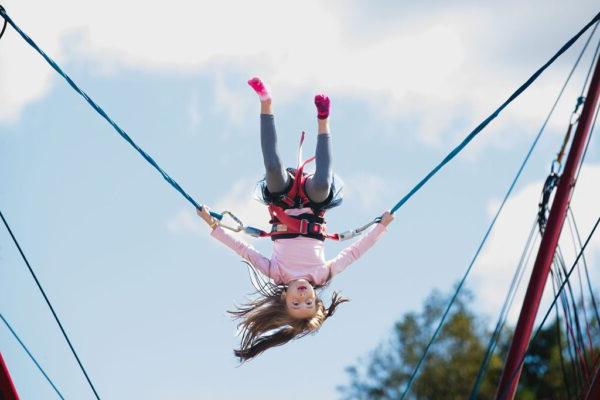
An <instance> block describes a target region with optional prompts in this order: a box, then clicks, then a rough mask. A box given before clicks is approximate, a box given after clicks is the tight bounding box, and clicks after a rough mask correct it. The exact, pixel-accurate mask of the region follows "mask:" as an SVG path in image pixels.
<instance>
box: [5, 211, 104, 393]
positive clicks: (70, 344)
mask: <svg viewBox="0 0 600 400" xmlns="http://www.w3.org/2000/svg"><path fill="white" fill-rule="evenodd" d="M0 219H2V222H3V223H4V226H5V227H6V230H7V231H8V233H9V234H10V237H11V238H12V241H13V242H14V244H15V246H16V247H17V250H18V251H19V254H20V255H21V258H22V259H23V261H24V262H25V265H27V269H29V273H30V274H31V276H32V277H33V280H34V281H35V284H36V285H37V287H38V289H39V290H40V293H41V294H42V296H43V297H44V300H45V301H46V305H47V306H48V308H49V309H50V312H51V313H52V316H53V317H54V320H55V321H56V323H57V324H58V327H59V328H60V331H61V333H62V335H63V337H64V338H65V341H66V342H67V344H68V345H69V348H70V349H71V353H73V356H74V357H75V360H76V361H77V364H78V365H79V369H81V372H83V375H84V376H85V379H86V381H87V383H88V385H89V386H90V388H91V389H92V392H94V396H96V399H97V400H100V396H99V395H98V392H97V391H96V388H95V387H94V384H93V383H92V380H91V379H90V376H89V375H88V373H87V371H86V369H85V367H84V366H83V363H82V362H81V359H80V358H79V355H78V354H77V351H76V350H75V347H74V346H73V343H72V342H71V339H69V335H67V332H66V331H65V328H64V326H63V324H62V322H61V321H60V318H59V317H58V314H57V313H56V311H55V310H54V307H53V306H52V303H51V302H50V299H49V298H48V295H46V291H45V290H44V288H43V287H42V284H41V283H40V281H39V279H38V277H37V275H36V274H35V272H34V271H33V268H32V267H31V264H29V260H28V259H27V257H26V256H25V253H24V252H23V249H22V248H21V245H20V244H19V242H18V241H17V238H16V237H15V235H14V234H13V231H12V229H10V226H9V225H8V222H7V221H6V218H4V214H2V210H0Z"/></svg>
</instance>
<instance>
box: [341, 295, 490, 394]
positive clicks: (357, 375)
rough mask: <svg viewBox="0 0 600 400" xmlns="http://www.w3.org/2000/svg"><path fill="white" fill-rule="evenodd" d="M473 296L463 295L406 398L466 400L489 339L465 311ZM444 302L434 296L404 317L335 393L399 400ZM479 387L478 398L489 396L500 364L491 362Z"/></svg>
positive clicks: (476, 319) (476, 320)
mask: <svg viewBox="0 0 600 400" xmlns="http://www.w3.org/2000/svg"><path fill="white" fill-rule="evenodd" d="M471 300H472V296H471V294H470V293H469V292H468V291H463V292H461V294H460V295H459V297H458V298H457V300H456V303H455V304H454V306H453V307H452V310H451V311H450V314H449V315H448V317H447V321H446V324H445V325H444V327H443V328H442V331H441V332H440V335H439V336H438V339H437V341H436V343H435V345H434V346H433V347H432V348H431V350H430V352H429V356H428V358H427V361H426V363H424V364H423V365H422V367H421V371H420V373H419V375H418V377H417V379H416V380H415V382H414V383H413V386H412V390H411V398H416V399H436V400H439V399H449V400H452V399H457V400H458V399H461V400H464V399H468V397H469V394H470V391H471V387H472V385H473V382H474V378H475V376H476V375H477V371H478V370H479V365H480V363H481V360H482V359H483V355H484V352H485V348H486V346H487V342H486V341H484V340H482V338H483V337H487V336H488V332H486V331H485V330H484V329H483V328H482V327H483V326H484V324H483V323H482V321H481V320H480V319H479V318H477V317H476V316H475V314H474V313H473V312H472V311H471V310H470V308H469V307H468V305H469V303H470V302H471ZM447 301H448V299H446V298H445V297H444V296H442V295H441V294H440V293H438V292H434V293H433V294H432V295H431V296H429V297H428V299H427V300H426V301H425V304H424V307H423V310H422V311H421V312H420V313H418V314H417V313H414V312H411V313H408V314H406V315H405V316H403V317H402V318H401V319H400V321H398V322H397V323H396V325H395V326H394V329H393V333H392V336H391V339H390V340H389V341H388V342H387V343H384V344H382V345H380V346H379V347H378V348H377V349H376V350H375V351H373V352H372V354H371V355H370V356H369V357H368V360H366V361H365V362H362V363H361V362H359V365H355V366H351V367H349V368H347V372H348V374H349V377H350V383H349V384H348V385H346V386H342V387H340V391H341V393H342V395H343V397H344V398H346V399H369V400H371V399H373V400H384V399H398V398H400V396H401V394H402V391H403V389H404V387H405V385H406V383H407V382H408V380H409V378H410V374H411V373H412V370H413V369H414V367H415V366H416V364H417V362H418V360H419V358H420V357H421V354H422V353H423V351H424V349H425V346H426V345H427V342H428V341H429V339H430V338H431V335H432V334H433V331H434V329H435V327H436V325H437V323H438V321H439V319H440V317H441V315H442V313H443V311H444V308H445V306H446V304H447ZM488 371H489V373H488V374H487V376H486V379H485V381H484V382H483V383H482V385H481V389H480V398H482V399H489V398H491V397H493V395H494V390H495V386H494V384H493V383H494V382H495V380H496V379H497V377H498V375H499V373H500V372H501V360H500V359H499V357H498V356H495V355H494V356H493V357H492V359H491V361H490V367H489V370H488Z"/></svg>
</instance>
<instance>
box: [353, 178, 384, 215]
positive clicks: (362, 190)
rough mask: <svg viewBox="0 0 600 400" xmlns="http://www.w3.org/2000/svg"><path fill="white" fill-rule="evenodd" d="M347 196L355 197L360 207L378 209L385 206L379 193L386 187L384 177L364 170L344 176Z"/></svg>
mask: <svg viewBox="0 0 600 400" xmlns="http://www.w3.org/2000/svg"><path fill="white" fill-rule="evenodd" d="M344 180H345V184H344V191H345V192H346V193H345V196H346V197H347V198H356V199H357V200H358V202H359V204H360V206H361V207H362V208H365V209H374V210H379V209H382V210H383V208H384V207H385V203H384V201H383V198H382V196H381V193H383V192H385V189H386V188H387V187H388V185H386V182H385V179H384V178H382V177H380V176H377V175H374V174H369V173H365V172H361V173H358V174H356V175H353V176H349V177H348V178H345V179H344Z"/></svg>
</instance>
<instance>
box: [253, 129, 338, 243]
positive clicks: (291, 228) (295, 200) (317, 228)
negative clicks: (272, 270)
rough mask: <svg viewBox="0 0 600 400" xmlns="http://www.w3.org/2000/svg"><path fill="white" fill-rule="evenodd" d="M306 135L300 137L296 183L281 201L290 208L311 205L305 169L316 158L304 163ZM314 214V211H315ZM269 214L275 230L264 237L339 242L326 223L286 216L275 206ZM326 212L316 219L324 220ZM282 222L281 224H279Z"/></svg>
mask: <svg viewBox="0 0 600 400" xmlns="http://www.w3.org/2000/svg"><path fill="white" fill-rule="evenodd" d="M304 135H305V133H304V132H302V135H301V137H300V146H299V148H298V168H297V169H296V172H295V174H294V178H293V179H294V182H293V184H292V187H291V188H290V190H289V191H288V192H287V194H286V195H285V196H283V197H282V198H281V200H282V201H283V202H284V203H285V204H287V206H288V207H289V208H303V207H304V206H305V205H306V204H308V203H310V199H309V198H308V195H307V194H306V190H305V184H306V179H307V176H306V175H305V174H304V167H305V166H306V164H308V163H310V162H312V161H314V160H315V158H316V157H311V158H309V159H307V160H305V161H304V162H302V161H301V159H302V144H303V143H304ZM313 212H314V211H313ZM269 213H270V214H271V223H273V227H274V229H273V230H272V231H271V232H262V233H261V235H260V236H262V237H269V236H270V237H273V236H274V237H277V236H278V235H289V234H298V235H313V236H323V237H324V238H328V239H333V240H339V235H338V234H337V233H336V234H328V233H327V232H326V229H325V223H322V224H321V223H318V222H311V221H309V220H307V219H303V218H295V217H293V216H290V215H288V214H286V212H285V209H283V208H282V207H279V206H276V205H275V204H270V205H269ZM324 214H325V213H324V212H319V213H318V214H315V217H320V218H322V217H323V215H324ZM277 222H280V223H281V224H277ZM281 227H283V228H284V229H281V230H278V229H277V228H281Z"/></svg>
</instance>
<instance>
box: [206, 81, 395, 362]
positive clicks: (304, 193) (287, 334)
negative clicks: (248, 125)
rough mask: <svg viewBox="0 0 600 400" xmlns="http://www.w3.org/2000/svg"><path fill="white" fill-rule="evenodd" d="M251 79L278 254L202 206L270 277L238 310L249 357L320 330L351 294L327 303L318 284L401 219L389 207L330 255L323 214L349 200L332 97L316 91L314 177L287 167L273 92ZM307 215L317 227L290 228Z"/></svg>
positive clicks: (225, 239) (242, 352)
mask: <svg viewBox="0 0 600 400" xmlns="http://www.w3.org/2000/svg"><path fill="white" fill-rule="evenodd" d="M248 84H249V85H250V86H251V87H252V88H253V89H254V91H256V93H257V94H258V96H259V98H260V108H261V114H260V135H261V147H262V154H263V160H264V164H265V169H266V174H265V179H264V180H263V181H262V182H261V185H260V189H261V194H262V197H263V199H264V200H265V202H266V203H267V204H268V205H269V211H270V212H271V216H272V220H271V222H272V223H273V224H274V225H273V232H272V235H273V236H272V239H273V255H272V256H271V259H268V258H266V257H265V256H263V255H262V254H260V253H259V252H258V251H256V250H255V249H254V248H253V247H252V246H250V245H248V244H246V243H244V242H243V241H240V240H238V239H236V238H234V237H233V236H231V235H230V234H228V233H227V232H225V230H223V229H222V228H221V227H219V225H218V223H217V221H216V220H215V219H214V218H213V217H212V216H211V215H210V214H209V209H208V208H207V207H204V208H203V210H202V211H200V210H198V215H200V217H202V219H204V221H206V223H207V224H208V225H209V226H210V228H211V230H212V232H211V236H213V237H214V238H215V239H217V240H219V241H221V242H222V243H223V244H225V245H226V246H227V247H229V248H231V249H232V250H233V251H235V252H236V253H237V254H239V255H240V256H241V257H242V258H243V259H244V260H246V261H247V262H248V263H249V264H250V265H251V267H253V271H255V272H256V270H257V271H259V272H260V273H262V274H263V275H264V276H266V277H267V278H268V280H266V281H265V282H264V284H263V285H260V287H257V290H258V292H257V293H258V294H260V298H258V299H255V300H253V301H250V302H249V303H248V304H245V305H243V306H241V307H238V309H237V310H236V311H233V312H231V313H232V314H233V315H234V316H235V318H238V319H240V320H241V322H240V324H239V326H240V328H241V335H242V339H241V346H240V349H238V350H235V351H234V354H235V355H236V356H237V357H239V358H240V359H241V360H242V361H246V360H249V359H251V358H253V357H255V356H257V355H258V354H260V353H262V352H263V351H265V350H267V349H268V348H270V347H273V346H280V345H282V344H285V343H287V342H288V341H290V340H292V339H294V338H298V337H302V336H305V335H307V334H309V333H313V332H316V331H317V330H318V329H319V328H320V327H321V326H322V325H323V322H324V321H325V320H326V319H327V318H329V317H331V316H332V315H333V313H334V311H335V309H336V307H337V306H338V305H339V304H340V303H343V302H346V301H348V300H347V299H345V298H343V297H341V296H339V294H338V293H335V292H334V294H333V297H332V301H331V304H330V306H329V307H325V304H324V303H323V301H322V300H321V299H320V298H319V297H318V296H317V293H316V292H315V289H317V290H318V289H322V288H323V287H324V286H325V285H326V284H327V283H329V282H330V281H331V279H332V278H333V276H335V275H336V274H339V273H340V272H342V271H343V270H344V269H345V268H346V267H347V266H348V265H350V264H351V263H352V262H354V261H356V260H357V259H358V258H359V257H360V256H361V255H362V254H364V252H365V251H367V250H368V249H369V248H371V246H372V245H373V244H374V243H375V241H376V240H377V239H378V238H379V237H380V236H381V235H382V234H383V233H384V232H385V231H386V227H387V226H388V224H389V223H390V222H391V221H392V220H393V219H394V217H393V216H392V215H391V214H390V213H389V212H386V213H384V214H383V216H382V219H381V222H380V223H377V224H375V226H374V228H372V229H371V230H370V231H369V232H368V233H367V234H365V235H364V236H363V237H362V238H361V239H360V240H358V241H356V242H355V243H354V244H352V245H351V246H349V247H347V248H346V249H344V250H342V251H341V252H340V253H339V254H338V255H337V256H336V257H335V258H333V259H331V260H329V261H325V255H324V239H325V237H326V233H325V230H324V226H325V225H324V220H323V218H322V217H323V214H324V211H325V210H326V209H328V208H331V207H334V206H336V205H338V204H339V203H340V201H341V199H340V198H336V195H337V193H338V192H337V191H336V187H335V179H334V175H333V172H332V167H331V135H330V132H329V108H330V101H329V98H328V97H327V96H325V95H322V94H321V95H317V96H315V105H316V107H317V118H318V119H317V121H318V132H319V134H318V136H317V149H316V170H315V173H314V175H310V176H306V175H305V174H303V172H302V168H303V165H302V166H299V168H298V169H297V170H294V169H288V170H286V169H284V168H283V166H282V163H281V160H280V158H279V154H278V152H277V136H276V133H275V124H274V120H273V108H272V100H271V94H270V93H269V91H268V90H267V88H266V87H265V85H264V84H263V83H262V82H261V80H260V79H258V78H253V79H251V80H249V81H248ZM308 161H311V160H308ZM299 221H302V222H304V221H306V223H305V225H304V226H305V227H309V229H307V228H305V229H304V230H303V231H302V232H300V231H299V230H292V231H291V232H290V229H288V228H289V226H293V225H295V224H296V223H298V222H299ZM300 225H302V224H300ZM255 276H256V277H258V274H255Z"/></svg>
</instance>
